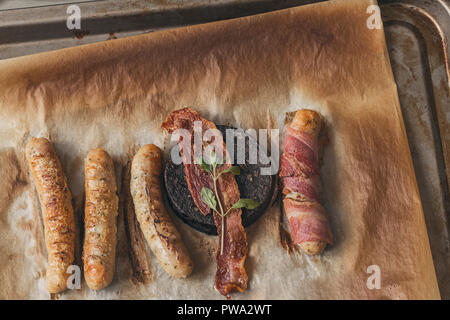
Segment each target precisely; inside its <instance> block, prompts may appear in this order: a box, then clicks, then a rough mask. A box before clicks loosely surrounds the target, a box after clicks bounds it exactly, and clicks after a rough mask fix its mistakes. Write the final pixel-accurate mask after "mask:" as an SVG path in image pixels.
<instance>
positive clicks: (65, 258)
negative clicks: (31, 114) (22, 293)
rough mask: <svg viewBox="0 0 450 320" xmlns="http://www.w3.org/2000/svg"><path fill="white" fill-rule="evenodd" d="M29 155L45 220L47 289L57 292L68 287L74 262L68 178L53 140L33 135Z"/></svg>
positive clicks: (27, 154) (27, 148)
mask: <svg viewBox="0 0 450 320" xmlns="http://www.w3.org/2000/svg"><path fill="white" fill-rule="evenodd" d="M25 153H26V157H27V161H28V165H29V166H30V169H31V174H32V176H33V179H34V183H35V185H36V189H37V192H38V195H39V201H40V204H41V211H42V217H43V221H44V232H45V244H46V247H47V255H48V265H47V275H46V282H47V290H48V292H50V293H58V292H61V291H63V290H65V289H67V278H68V277H69V276H70V274H68V273H67V268H68V267H69V266H71V265H72V263H73V261H74V250H75V221H74V213H73V207H72V195H71V194H70V191H69V187H68V186H67V180H66V177H65V176H64V172H63V170H62V167H61V163H60V162H59V159H58V156H57V155H56V152H55V150H54V149H53V147H52V145H51V143H50V142H49V141H48V140H47V139H45V138H32V139H31V140H30V141H29V142H28V143H27V146H26V151H25Z"/></svg>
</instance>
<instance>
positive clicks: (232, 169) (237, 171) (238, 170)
mask: <svg viewBox="0 0 450 320" xmlns="http://www.w3.org/2000/svg"><path fill="white" fill-rule="evenodd" d="M227 172H231V173H232V174H234V175H235V176H238V175H240V174H241V168H239V167H238V166H231V167H228V168H226V169H225V170H223V171H222V172H220V174H222V173H227Z"/></svg>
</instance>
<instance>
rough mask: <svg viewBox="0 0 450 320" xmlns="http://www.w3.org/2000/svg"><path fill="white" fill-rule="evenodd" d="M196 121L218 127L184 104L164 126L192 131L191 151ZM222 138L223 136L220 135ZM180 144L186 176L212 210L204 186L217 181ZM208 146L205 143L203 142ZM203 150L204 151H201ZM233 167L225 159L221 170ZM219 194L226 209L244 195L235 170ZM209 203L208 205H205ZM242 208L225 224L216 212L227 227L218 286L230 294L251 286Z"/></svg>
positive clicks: (199, 202)
mask: <svg viewBox="0 0 450 320" xmlns="http://www.w3.org/2000/svg"><path fill="white" fill-rule="evenodd" d="M194 121H201V122H202V131H203V132H204V131H206V130H208V129H216V130H217V128H216V126H215V124H214V123H213V122H211V121H208V120H206V119H204V118H202V117H201V116H200V115H199V114H198V113H197V112H196V111H194V110H192V109H190V108H182V109H179V110H176V111H173V112H172V113H170V114H169V116H168V117H167V119H166V121H165V122H164V123H163V124H162V127H163V128H164V129H165V130H166V131H167V132H169V133H173V132H174V131H175V130H177V129H185V130H188V131H189V132H190V133H191V150H190V151H191V155H193V154H194V145H193V139H192V136H193V135H194ZM220 138H221V139H222V136H220ZM180 142H181V138H180V140H179V146H180V151H181V156H182V159H183V162H184V169H185V173H186V180H187V182H188V187H189V191H190V192H191V195H192V198H193V199H194V202H195V204H196V205H197V207H198V208H199V209H200V211H201V212H202V213H203V214H208V213H209V212H210V209H209V207H208V206H207V205H206V204H205V203H203V201H202V199H201V194H200V192H201V190H202V188H203V187H208V188H210V189H213V181H212V178H211V176H210V175H209V174H207V173H206V172H205V171H204V170H203V169H202V168H201V167H200V165H198V164H194V163H193V159H187V154H188V153H187V152H186V150H183V144H182V143H180ZM218 143H222V144H223V150H224V153H225V154H224V157H226V159H228V158H229V156H228V153H227V151H226V147H225V143H224V142H223V139H222V141H219V142H218ZM203 147H204V146H203ZM199 154H201V153H199ZM187 160H190V161H189V162H191V163H192V164H187V162H188V161H187ZM227 167H229V164H227V163H225V164H224V165H222V166H221V167H220V168H218V170H219V172H220V171H222V170H225V169H226V168H227ZM217 189H218V194H219V197H220V200H221V203H222V205H223V209H224V211H225V212H226V211H227V210H228V209H229V208H231V206H232V205H233V204H234V203H236V201H238V200H239V198H240V192H239V188H238V185H237V183H236V178H235V177H234V175H233V174H232V173H224V174H222V175H221V176H220V177H219V179H218V180H217ZM205 206H206V207H205ZM241 215H242V210H241V209H233V210H231V211H230V212H229V213H228V214H227V215H226V217H225V226H222V217H221V216H220V215H219V214H217V213H216V212H214V222H215V224H216V227H217V233H218V234H219V235H220V234H221V233H222V228H223V227H224V228H225V230H224V243H223V244H222V243H221V242H220V237H219V248H218V251H217V256H216V260H217V272H216V280H215V286H216V289H217V290H218V291H219V292H220V293H221V294H222V295H225V296H226V295H228V293H229V292H231V291H233V290H238V291H240V292H243V291H245V289H246V288H247V282H248V277H247V273H246V271H245V268H244V262H245V259H246V257H247V235H246V233H245V230H244V227H243V225H242V220H241ZM222 245H223V253H222V254H221V246H222Z"/></svg>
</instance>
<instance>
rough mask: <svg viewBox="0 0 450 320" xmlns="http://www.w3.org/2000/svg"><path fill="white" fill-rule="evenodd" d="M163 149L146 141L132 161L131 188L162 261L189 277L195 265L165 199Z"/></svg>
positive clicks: (169, 270) (173, 272)
mask: <svg viewBox="0 0 450 320" xmlns="http://www.w3.org/2000/svg"><path fill="white" fill-rule="evenodd" d="M161 160H162V158H161V150H160V149H159V148H158V147H157V146H155V145H145V146H143V147H142V148H141V149H140V150H139V152H138V153H137V154H136V155H135V156H134V158H133V162H132V165H131V183H130V190H131V195H132V197H133V201H134V207H135V211H136V217H137V220H138V221H139V225H140V227H141V229H142V232H143V234H144V236H145V239H146V240H147V243H148V245H149V246H150V248H151V249H152V251H153V253H154V254H155V256H156V257H157V258H158V261H159V263H160V264H161V266H162V267H163V269H164V270H166V272H167V273H169V274H170V275H171V276H173V277H176V278H184V277H187V276H188V275H189V274H190V273H191V272H192V268H193V263H192V260H191V258H190V256H189V253H188V251H187V249H186V247H185V245H184V243H183V241H182V239H181V236H180V234H179V233H178V231H177V229H176V228H175V225H174V224H173V222H172V220H171V219H170V216H169V214H168V213H167V211H166V209H165V208H164V204H163V201H162V194H161V187H160V175H161Z"/></svg>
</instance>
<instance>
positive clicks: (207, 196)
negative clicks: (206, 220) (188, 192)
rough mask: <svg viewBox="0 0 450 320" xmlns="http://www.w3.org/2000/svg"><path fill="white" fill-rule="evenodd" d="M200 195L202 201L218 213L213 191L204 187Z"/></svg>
mask: <svg viewBox="0 0 450 320" xmlns="http://www.w3.org/2000/svg"><path fill="white" fill-rule="evenodd" d="M200 195H201V197H202V201H203V202H204V203H206V204H207V205H208V207H210V208H211V209H213V210H214V211H217V209H216V205H217V204H216V197H215V196H214V193H213V192H212V190H211V189H209V188H207V187H203V188H202V191H201V192H200Z"/></svg>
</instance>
